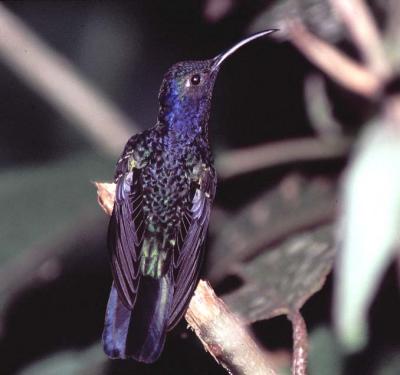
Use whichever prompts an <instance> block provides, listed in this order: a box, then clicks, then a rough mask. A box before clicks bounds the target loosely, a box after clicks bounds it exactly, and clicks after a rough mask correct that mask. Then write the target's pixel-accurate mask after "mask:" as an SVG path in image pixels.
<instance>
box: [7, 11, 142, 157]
mask: <svg viewBox="0 0 400 375" xmlns="http://www.w3.org/2000/svg"><path fill="white" fill-rule="evenodd" d="M0 25H1V26H0V58H1V59H2V60H3V62H4V63H5V64H6V65H7V66H8V67H9V68H10V69H11V70H12V71H14V72H15V73H16V74H17V75H18V76H19V77H20V78H21V79H22V80H23V81H24V82H25V83H26V84H27V85H29V86H30V87H31V88H32V89H33V90H35V91H36V92H38V93H39V94H40V95H42V96H43V97H44V98H45V99H46V100H47V101H48V102H49V103H51V104H52V105H53V106H54V108H55V109H56V110H57V111H59V112H60V113H61V114H62V115H64V116H65V117H66V118H68V119H70V121H71V123H72V124H74V125H75V126H77V127H79V129H81V130H83V131H84V132H85V133H86V134H87V136H88V137H89V138H90V139H91V140H92V141H93V142H94V143H95V144H96V145H97V146H99V149H100V150H101V151H104V150H105V151H106V152H108V153H109V154H111V155H112V156H115V155H119V153H120V152H121V150H122V148H123V146H124V144H125V143H126V141H127V140H128V138H129V137H130V136H131V135H132V133H135V132H137V131H138V130H139V129H138V127H137V126H136V125H134V124H133V123H132V121H131V120H129V119H128V118H127V117H126V116H125V115H124V114H123V113H122V112H121V111H119V110H118V109H117V108H116V107H115V106H114V105H113V104H112V103H111V102H110V101H109V100H107V99H106V98H105V97H104V96H102V95H101V94H100V93H99V92H98V91H97V90H96V89H95V88H94V87H93V86H92V85H91V84H89V83H88V82H87V81H86V80H85V79H84V78H83V77H82V76H81V75H80V74H79V72H78V71H77V70H76V69H75V68H74V66H73V65H72V64H71V63H70V62H68V61H67V60H66V59H65V58H63V57H62V56H60V55H59V54H58V53H56V52H55V51H54V50H53V49H51V47H49V46H48V45H47V44H46V43H45V42H44V41H43V40H41V39H40V38H39V37H38V36H37V35H36V34H35V32H34V31H33V30H32V29H30V28H29V27H28V26H27V25H25V24H24V23H23V22H22V21H21V20H20V19H18V17H16V16H15V15H13V14H12V13H11V12H10V11H9V10H8V9H7V8H6V7H5V6H4V5H3V4H0ZM111 135H112V136H111Z"/></svg>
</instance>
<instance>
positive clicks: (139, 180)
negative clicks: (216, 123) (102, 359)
mask: <svg viewBox="0 0 400 375" xmlns="http://www.w3.org/2000/svg"><path fill="white" fill-rule="evenodd" d="M274 31H276V30H275V29H269V30H265V31H261V32H259V33H257V34H254V35H251V36H249V37H247V38H245V39H243V40H241V41H240V42H239V43H237V44H235V45H234V46H233V47H231V48H229V49H228V50H227V51H226V52H224V53H221V54H219V55H218V56H216V57H214V58H212V59H208V60H198V61H183V62H179V63H176V64H175V65H173V66H172V67H171V68H170V69H169V70H168V71H167V72H166V74H165V75H164V78H163V81H162V84H161V88H160V92H159V96H158V100H159V105H160V107H159V113H158V118H157V123H156V125H155V126H153V127H152V128H150V129H148V130H145V131H143V132H142V133H140V134H136V135H134V136H132V137H131V138H130V139H129V140H128V142H127V144H126V145H125V148H124V150H123V152H122V155H121V157H120V158H119V160H118V161H117V164H116V171H115V176H114V182H115V184H116V192H115V203H114V207H113V212H112V215H111V218H110V223H109V227H108V239H107V242H108V249H109V253H110V263H111V270H112V275H113V284H112V287H111V292H110V296H109V300H108V304H107V310H106V317H105V324H104V331H103V346H104V351H105V353H106V354H107V355H108V356H109V357H111V358H121V359H125V358H133V359H135V360H137V361H141V362H145V363H152V362H154V361H156V360H157V359H158V358H159V356H160V354H161V352H162V350H163V347H164V343H165V337H166V334H167V332H168V331H170V330H172V329H173V328H174V327H175V326H176V325H177V323H178V322H179V321H180V319H181V318H182V316H183V315H184V313H185V312H186V309H187V307H188V304H189V301H190V298H191V296H192V294H193V292H194V289H195V287H196V285H197V282H198V278H199V270H200V265H201V259H202V253H203V247H204V246H203V245H204V240H205V238H206V233H207V228H208V222H209V219H210V212H211V206H212V203H213V200H214V196H215V190H216V185H217V179H216V172H215V169H214V167H213V157H212V154H211V149H210V145H209V141H208V120H209V115H210V108H211V98H212V92H213V87H214V83H215V80H216V78H217V74H218V71H219V69H220V66H221V64H222V63H223V62H224V61H225V60H226V59H227V58H228V57H229V56H231V55H232V54H233V53H234V52H235V51H237V50H238V49H239V48H241V47H242V46H243V45H245V44H247V43H249V42H251V41H252V40H255V39H257V38H260V37H263V36H265V35H268V34H270V33H272V32H274Z"/></svg>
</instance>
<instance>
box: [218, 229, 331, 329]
mask: <svg viewBox="0 0 400 375" xmlns="http://www.w3.org/2000/svg"><path fill="white" fill-rule="evenodd" d="M332 243H333V238H332V228H331V226H330V225H325V226H322V227H320V228H318V229H316V230H313V231H309V232H307V233H303V234H298V235H294V236H292V237H291V238H289V239H288V240H286V241H284V242H282V244H280V245H279V246H277V247H275V248H273V249H271V250H268V251H266V252H264V253H263V254H262V255H259V256H258V257H256V258H254V259H252V260H251V261H250V262H249V263H247V264H245V265H243V266H242V268H241V269H238V271H237V274H238V275H239V276H240V277H241V278H242V279H243V281H244V286H242V287H241V288H239V289H238V290H236V291H234V292H233V293H231V294H228V295H226V296H224V297H223V298H224V300H225V302H226V303H227V304H228V305H229V306H230V307H231V308H232V309H233V310H234V311H235V312H237V313H238V314H239V315H240V316H242V317H243V319H244V320H245V321H247V322H255V321H258V320H263V319H269V318H272V317H274V316H277V315H281V314H288V313H291V312H292V311H297V310H299V309H300V308H301V307H302V306H303V304H304V303H305V302H306V301H307V300H308V298H310V297H311V296H312V295H313V294H314V293H315V292H317V291H318V290H319V289H320V288H321V287H322V285H323V284H324V281H325V278H326V276H327V275H328V273H329V272H330V270H331V268H332V262H333V258H334V249H333V246H332Z"/></svg>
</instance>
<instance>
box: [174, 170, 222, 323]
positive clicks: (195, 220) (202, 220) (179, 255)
mask: <svg viewBox="0 0 400 375" xmlns="http://www.w3.org/2000/svg"><path fill="white" fill-rule="evenodd" d="M215 189H216V176H215V172H214V170H213V169H212V168H209V169H208V170H207V171H206V172H205V174H204V176H203V182H202V184H201V185H200V186H198V187H197V188H195V189H194V193H193V196H192V200H191V209H190V214H188V215H185V216H186V219H187V220H188V223H187V224H188V228H187V230H186V226H185V232H186V233H180V235H183V237H184V240H183V243H182V246H181V247H180V248H178V249H177V251H175V252H174V256H173V262H172V264H173V266H174V267H175V270H174V271H175V272H173V274H174V285H175V291H174V297H173V301H172V306H171V311H170V316H169V320H168V330H171V329H172V328H174V327H175V326H176V324H177V323H178V322H179V321H180V319H181V317H182V315H183V314H184V313H185V311H186V307H187V305H188V304H189V301H190V297H191V296H192V293H193V291H194V289H195V287H196V285H197V281H198V277H199V271H200V266H201V260H202V253H203V244H204V240H205V237H206V234H207V228H208V222H209V219H210V213H211V205H212V202H213V199H214V196H215ZM184 221H185V219H183V220H182V223H183V222H184ZM183 227H184V226H183V225H181V231H182V228H183Z"/></svg>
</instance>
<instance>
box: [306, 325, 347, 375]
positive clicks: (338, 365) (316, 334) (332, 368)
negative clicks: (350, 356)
mask: <svg viewBox="0 0 400 375" xmlns="http://www.w3.org/2000/svg"><path fill="white" fill-rule="evenodd" d="M343 362H344V358H343V356H342V354H341V351H340V347H339V344H338V342H337V340H336V338H335V336H334V334H333V332H332V331H331V330H330V329H329V328H328V327H319V328H317V329H315V330H314V331H313V332H311V335H310V354H309V362H308V369H309V374H310V375H320V374H324V375H338V374H342V373H343V364H344V363H343Z"/></svg>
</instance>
